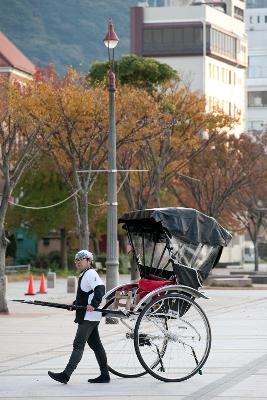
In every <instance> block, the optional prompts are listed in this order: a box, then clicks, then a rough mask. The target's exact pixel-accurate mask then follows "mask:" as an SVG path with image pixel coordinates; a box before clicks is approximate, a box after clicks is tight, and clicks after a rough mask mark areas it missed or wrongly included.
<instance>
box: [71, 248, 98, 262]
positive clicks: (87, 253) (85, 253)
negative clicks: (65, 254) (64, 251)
mask: <svg viewBox="0 0 267 400" xmlns="http://www.w3.org/2000/svg"><path fill="white" fill-rule="evenodd" d="M83 257H84V258H89V259H90V260H92V261H93V259H94V256H93V254H92V253H91V252H90V251H88V250H79V251H78V253H76V254H75V260H77V258H83Z"/></svg>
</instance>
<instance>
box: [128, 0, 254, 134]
mask: <svg viewBox="0 0 267 400" xmlns="http://www.w3.org/2000/svg"><path fill="white" fill-rule="evenodd" d="M159 5H161V6H159ZM244 8H245V3H244V2H243V1H241V0H227V1H226V2H201V3H200V2H195V3H190V4H189V2H187V1H185V0H165V1H158V0H153V1H146V2H143V3H139V6H138V7H133V8H132V9H131V52H132V53H134V54H137V55H140V56H145V57H153V58H156V59H157V60H158V61H160V62H164V63H167V64H169V65H170V66H171V67H173V68H174V69H176V70H177V71H178V72H179V73H180V75H181V76H182V78H183V80H184V81H186V82H187V83H190V85H191V89H192V90H198V91H200V92H202V93H204V94H205V96H206V99H207V105H208V108H209V109H212V108H213V106H219V107H221V108H222V109H223V110H224V111H225V112H226V113H228V114H230V115H239V117H240V125H239V126H237V127H236V133H237V134H238V133H240V132H242V131H243V130H244V128H245V111H246V101H245V81H246V67H247V36H246V33H245V24H244Z"/></svg>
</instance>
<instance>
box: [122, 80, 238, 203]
mask: <svg viewBox="0 0 267 400" xmlns="http://www.w3.org/2000/svg"><path fill="white" fill-rule="evenodd" d="M153 97H154V102H155V104H157V109H158V111H157V115H156V119H154V120H153V122H154V123H153V125H151V126H150V130H151V135H150V136H149V135H147V136H146V137H144V138H143V142H142V145H141V146H140V144H139V143H136V144H135V145H133V146H131V147H130V148H129V147H127V148H125V147H122V149H121V151H119V153H118V163H119V166H120V168H121V169H130V168H136V169H140V170H141V169H144V170H147V172H141V171H140V172H138V173H136V174H131V175H129V178H128V181H127V182H126V183H125V185H124V193H125V197H126V198H127V201H128V205H129V208H130V209H134V208H138V209H142V208H146V207H160V206H161V204H162V201H163V202H164V201H165V200H164V199H165V198H166V197H167V198H168V200H169V196H168V191H169V189H170V187H171V188H173V185H174V182H175V180H176V179H179V177H180V176H181V175H183V174H187V173H188V170H189V166H190V164H191V162H192V160H193V159H194V158H195V157H197V156H198V155H199V154H201V153H202V152H203V151H204V150H205V149H207V148H208V147H209V146H211V144H212V143H213V142H214V141H215V140H216V138H217V137H218V136H219V135H223V134H225V132H226V131H227V130H230V129H231V128H232V127H233V125H234V124H235V123H236V119H235V118H233V117H230V116H228V115H226V114H224V113H222V112H219V111H218V112H217V113H208V112H206V111H205V99H204V97H203V96H201V95H200V94H198V93H193V92H190V90H189V89H188V87H186V86H184V85H182V84H178V85H177V84H175V85H173V86H171V87H170V86H169V87H168V88H166V90H164V88H161V90H160V91H159V92H158V93H157V94H154V95H153ZM203 131H205V133H206V135H207V136H208V138H207V140H205V141H204V140H202V133H203Z"/></svg>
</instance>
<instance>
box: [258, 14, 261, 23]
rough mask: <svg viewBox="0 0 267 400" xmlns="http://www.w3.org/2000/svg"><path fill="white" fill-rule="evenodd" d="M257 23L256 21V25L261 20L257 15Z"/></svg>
mask: <svg viewBox="0 0 267 400" xmlns="http://www.w3.org/2000/svg"><path fill="white" fill-rule="evenodd" d="M257 21H258V24H259V23H260V22H261V19H260V16H259V15H258V16H257Z"/></svg>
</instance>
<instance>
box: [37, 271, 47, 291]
mask: <svg viewBox="0 0 267 400" xmlns="http://www.w3.org/2000/svg"><path fill="white" fill-rule="evenodd" d="M38 293H42V294H45V293H46V288H45V278H44V274H43V273H42V274H41V279H40V289H39V292H38Z"/></svg>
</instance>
